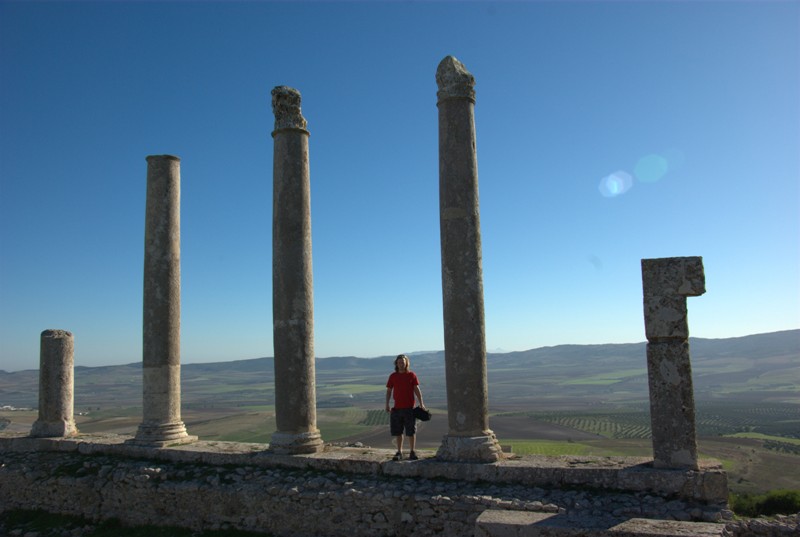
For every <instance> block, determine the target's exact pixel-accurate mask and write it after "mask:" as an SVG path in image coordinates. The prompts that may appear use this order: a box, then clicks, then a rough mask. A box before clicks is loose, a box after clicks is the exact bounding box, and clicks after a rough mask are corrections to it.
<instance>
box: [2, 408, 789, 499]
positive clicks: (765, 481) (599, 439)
mask: <svg viewBox="0 0 800 537" xmlns="http://www.w3.org/2000/svg"><path fill="white" fill-rule="evenodd" d="M432 411H433V415H434V417H433V419H432V420H431V421H429V422H424V423H423V422H419V423H418V432H417V442H418V443H417V447H418V448H419V449H421V450H432V451H433V450H436V449H437V448H438V447H439V444H440V442H441V439H442V436H444V435H445V434H447V431H448V426H447V412H446V410H445V409H437V408H433V409H432ZM385 414H386V413H385V412H383V411H382V410H375V409H363V408H357V407H344V408H332V409H320V410H319V411H318V425H319V427H320V429H321V431H322V435H323V438H324V439H325V440H326V441H328V442H333V441H335V442H348V443H350V442H361V443H363V444H365V445H367V446H371V447H376V448H386V449H391V448H392V447H393V445H394V444H393V443H392V438H391V437H390V436H389V431H388V418H386V417H385ZM553 414H554V413H549V414H548V413H544V414H543V415H551V416H552V415H553ZM771 414H772V415H774V416H775V417H776V419H778V421H781V418H783V417H784V414H783V413H781V412H777V411H776V412H773V413H771ZM557 415H558V416H559V417H560V419H561V420H562V421H564V422H570V421H571V422H574V423H582V424H584V426H585V427H586V428H587V429H590V430H588V431H587V430H580V429H577V428H573V427H568V426H565V425H561V424H558V423H553V422H549V421H546V420H543V419H535V418H533V417H531V416H530V415H528V414H525V413H521V412H513V413H502V412H501V413H497V414H496V415H492V416H491V417H490V421H489V426H490V427H491V429H492V430H493V431H494V433H495V434H496V435H497V438H498V440H499V441H500V443H501V444H502V445H510V446H511V447H512V448H513V452H514V453H516V454H520V455H525V454H538V455H596V456H644V457H649V456H652V447H651V444H650V440H649V438H614V437H612V436H603V435H601V434H598V433H597V432H592V431H591V430H592V429H597V428H602V427H605V428H606V429H608V428H609V424H611V425H610V428H611V429H612V430H618V431H622V430H625V428H626V427H628V425H629V424H628V422H629V421H630V419H631V418H630V415H631V412H627V413H626V412H613V413H609V414H607V415H600V414H596V415H594V418H595V422H592V421H591V420H589V419H587V417H586V413H585V412H580V411H573V412H568V411H560V412H558V413H557ZM36 417H37V414H36V412H32V411H0V420H2V421H4V422H6V421H7V422H10V423H9V424H8V425H7V427H6V430H9V431H17V432H26V431H29V430H30V426H31V424H32V423H33V422H34V421H35V420H36ZM183 418H184V421H185V422H186V424H187V428H188V430H189V432H190V433H191V434H194V435H198V436H199V437H200V438H202V439H205V440H225V441H240V442H258V443H265V442H268V441H269V438H270V436H271V434H272V433H273V432H274V431H275V415H274V411H272V410H261V411H241V410H240V409H237V408H226V409H215V410H207V411H197V410H192V411H188V412H184V414H183ZM615 418H616V419H622V423H619V424H617V425H616V426H615V425H614V419H615ZM140 419H141V417H140V411H139V410H138V409H136V408H135V407H134V408H131V407H125V408H120V409H118V411H117V412H113V411H111V410H106V411H105V412H103V413H102V415H101V416H92V415H91V414H90V415H89V416H77V417H76V421H77V423H78V428H79V429H80V430H81V431H82V432H86V433H91V432H113V433H120V434H133V433H135V431H136V428H137V427H138V424H139V421H140ZM381 419H383V420H385V423H381ZM728 419H730V418H728ZM768 425H769V423H765V426H768ZM779 425H780V424H779ZM779 425H778V428H780V427H779ZM782 440H788V439H781V438H780V437H774V436H764V435H761V436H759V437H758V438H746V437H734V436H700V437H699V438H698V448H699V452H700V456H701V457H705V458H714V459H718V460H719V461H720V462H722V464H723V466H724V468H725V470H726V471H727V472H728V476H729V484H730V488H731V490H732V491H733V492H740V493H741V492H751V493H763V492H766V491H769V490H775V489H781V488H786V489H800V472H797V471H796V470H794V469H795V468H798V467H800V450H795V451H791V450H792V449H793V448H792V446H794V447H798V446H797V443H796V442H791V441H786V442H783V441H782ZM776 445H777V447H778V448H781V447H785V449H787V450H790V451H788V452H787V451H777V450H776V449H775V446H776ZM770 446H772V448H770Z"/></svg>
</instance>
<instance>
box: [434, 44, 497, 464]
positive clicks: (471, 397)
mask: <svg viewBox="0 0 800 537" xmlns="http://www.w3.org/2000/svg"><path fill="white" fill-rule="evenodd" d="M436 83H437V85H438V87H439V91H438V92H437V97H438V103H437V106H438V108H439V224H440V234H441V249H442V295H443V309H444V352H445V374H446V381H447V419H448V425H449V432H448V434H447V435H445V437H444V439H443V440H442V445H441V446H440V448H439V451H438V454H437V457H438V458H440V459H442V460H452V461H482V462H490V461H496V460H498V459H499V458H500V457H501V456H502V451H501V449H500V445H499V444H498V443H497V439H496V438H495V435H494V433H493V432H492V431H491V430H490V429H489V408H488V407H489V403H488V386H487V381H486V337H485V330H484V314H483V267H482V262H481V231H480V215H479V209H478V162H477V153H476V149H475V110H474V109H475V91H474V89H473V87H474V85H475V79H474V78H473V76H472V74H470V72H469V71H467V69H466V68H465V67H464V66H463V65H462V64H461V62H459V61H458V60H457V59H455V58H454V57H452V56H447V57H446V58H445V59H443V60H442V61H441V63H439V67H438V68H437V70H436Z"/></svg>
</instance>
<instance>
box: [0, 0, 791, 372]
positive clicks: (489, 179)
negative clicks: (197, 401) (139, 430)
mask: <svg viewBox="0 0 800 537" xmlns="http://www.w3.org/2000/svg"><path fill="white" fill-rule="evenodd" d="M446 55H453V56H455V57H457V58H458V59H459V60H460V61H462V62H463V63H464V65H465V66H466V67H467V68H468V69H469V70H470V71H471V72H472V73H473V75H474V76H475V79H476V86H475V90H476V94H477V104H476V107H475V117H476V128H477V149H478V169H479V187H480V209H481V227H482V238H483V271H484V292H485V313H486V335H487V348H488V350H490V351H494V350H497V349H503V350H505V351H511V350H524V349H530V348H536V347H541V346H549V345H558V344H563V343H625V342H638V341H644V340H645V338H644V321H643V317H642V289H641V268H640V259H642V258H651V257H672V256H694V255H700V256H703V259H704V265H705V271H706V282H707V293H706V294H705V295H704V296H702V297H696V298H690V299H689V322H690V329H691V333H692V335H693V336H697V337H706V338H721V337H732V336H742V335H747V334H754V333H761V332H771V331H777V330H785V329H793V328H798V327H800V250H799V248H800V210H799V208H800V190H799V185H800V151H799V150H798V149H799V148H800V104H799V103H800V98H799V96H800V3H798V2H791V1H786V2H769V1H766V2H675V3H670V2H644V1H642V2H575V3H571V2H533V3H525V2H492V3H489V2H469V3H458V2H439V3H428V2H411V3H407V2H374V3H367V2H343V3H337V2H324V3H306V2H292V3H288V2H285V3H283V2H282V3H272V2H238V3H233V2H231V3H216V2H172V3H161V2H106V3H78V2H70V3H67V2H56V3H45V2H8V1H2V2H0V181H1V184H0V369H5V370H17V369H27V368H36V367H38V364H39V334H40V333H41V331H42V330H45V329H48V328H60V329H66V330H70V331H72V332H73V333H74V335H75V362H76V364H77V365H110V364H119V363H129V362H135V361H138V360H141V340H142V270H143V269H142V267H143V257H144V246H143V245H144V209H145V187H146V162H145V157H146V156H147V155H151V154H164V153H168V154H174V155H177V156H179V157H180V158H181V176H182V186H181V188H182V201H181V247H182V250H181V256H182V362H183V363H194V362H204V361H225V360H233V359H245V358H256V357H261V356H272V353H273V349H272V288H271V287H272V284H271V281H272V280H271V271H272V265H271V226H272V138H271V136H270V133H271V131H272V126H273V121H274V117H273V115H272V110H271V106H270V91H271V89H272V88H273V87H274V86H277V85H288V86H292V87H295V88H297V89H299V90H300V92H301V93H302V96H303V103H302V107H303V113H304V116H305V117H306V119H307V120H308V128H309V131H310V132H311V138H310V142H309V143H310V159H311V196H312V222H313V224H312V227H313V263H314V297H315V311H314V314H315V347H316V353H317V356H319V357H327V356H340V355H355V356H361V357H372V356H378V355H387V354H396V353H399V352H412V351H422V350H440V349H442V348H443V347H444V343H443V328H442V293H441V264H440V262H441V260H440V250H439V215H438V141H437V140H438V139H437V136H438V135H437V109H436V89H437V88H436V83H435V78H434V77H435V72H436V67H437V65H438V63H439V61H440V60H441V59H442V58H443V57H445V56H446Z"/></svg>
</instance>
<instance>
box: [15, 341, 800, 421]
mask: <svg viewBox="0 0 800 537" xmlns="http://www.w3.org/2000/svg"><path fill="white" fill-rule="evenodd" d="M645 345H646V344H645V343H629V344H603V345H558V346H554V347H542V348H538V349H531V350H528V351H520V352H508V353H500V354H498V353H489V354H488V355H487V368H488V381H489V400H490V405H491V406H502V407H503V408H514V407H517V406H519V407H520V408H530V407H531V406H532V405H533V406H535V407H536V408H546V407H549V406H554V407H555V406H557V407H559V408H564V407H570V406H575V407H585V406H586V405H593V404H605V405H609V404H610V405H615V404H618V405H626V406H627V405H630V404H632V403H633V404H644V403H646V401H647V399H648V388H647V371H646V354H645V352H646V351H645ZM690 352H691V358H692V369H693V379H694V390H695V397H696V399H697V400H698V401H728V400H731V401H737V402H742V403H746V402H753V403H758V402H774V403H796V404H800V330H787V331H782V332H773V333H768V334H757V335H751V336H744V337H737V338H727V339H702V338H691V339H690ZM393 358H394V357H393V356H383V357H377V358H356V357H352V356H342V357H332V358H322V359H318V360H317V362H316V384H317V401H318V404H319V405H321V406H326V405H327V406H340V405H341V406H344V405H350V404H364V405H370V404H375V403H380V401H382V398H383V396H384V386H385V382H386V378H387V377H388V375H389V373H390V372H391V371H392V360H393ZM411 364H412V369H413V370H414V371H416V372H417V374H418V375H419V377H420V379H421V381H422V385H423V388H424V392H425V399H426V402H427V403H428V404H429V405H436V404H439V405H444V404H445V395H444V394H445V378H444V351H437V352H421V353H414V354H412V355H411ZM181 377H182V382H181V384H182V386H181V390H182V400H183V403H184V406H187V405H188V406H197V407H202V408H205V407H216V406H251V405H259V404H260V405H270V404H272V403H273V400H274V391H273V390H274V370H273V359H272V358H255V359H250V360H236V361H230V362H216V363H204V364H184V365H183V366H182V368H181ZM38 380H39V379H38V371H37V370H28V371H18V372H12V373H8V372H5V371H0V406H3V405H11V406H17V407H20V406H28V407H35V406H36V405H37V402H38ZM75 384H76V386H75V394H76V395H75V398H76V400H75V407H76V411H77V409H79V408H82V407H95V406H97V407H108V406H124V405H130V406H139V405H141V393H142V392H141V363H133V364H127V365H120V366H104V367H76V368H75Z"/></svg>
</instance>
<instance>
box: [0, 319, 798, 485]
mask: <svg viewBox="0 0 800 537" xmlns="http://www.w3.org/2000/svg"><path fill="white" fill-rule="evenodd" d="M690 346H691V356H692V371H693V373H692V375H693V383H694V390H695V394H696V398H697V401H696V407H697V408H696V416H697V434H698V438H699V449H700V453H701V456H703V457H713V458H717V459H719V460H720V461H722V463H723V464H724V466H725V469H726V470H727V471H728V473H729V477H730V485H731V488H732V490H734V491H737V492H764V491H768V490H774V489H777V488H792V489H800V472H798V471H796V470H794V468H797V467H800V445H798V443H800V411H798V408H800V330H790V331H785V332H775V333H772V334H758V335H753V336H745V337H741V338H730V339H722V340H712V339H699V338H692V339H691V340H690ZM645 356H646V353H645V344H644V343H635V344H621V345H615V344H609V345H559V346H556V347H547V348H540V349H532V350H529V351H522V352H511V353H502V354H491V353H490V354H489V355H488V356H487V377H488V382H489V405H490V409H491V415H490V418H489V427H490V428H491V429H492V430H493V431H494V432H495V434H496V435H497V437H498V439H499V441H500V443H501V444H504V445H510V446H512V448H513V450H514V452H515V453H519V454H526V453H532V454H542V455H557V454H576V455H578V454H586V455H601V456H602V455H608V456H624V455H635V456H652V448H651V445H650V440H649V438H650V417H649V413H648V409H649V399H648V387H647V371H646V359H645ZM393 358H394V357H393V356H385V357H380V358H374V359H363V358H355V357H334V358H323V359H318V360H317V362H316V388H317V392H316V397H317V425H318V427H319V428H320V430H321V431H322V435H323V439H324V440H326V441H328V442H332V441H337V442H362V443H363V444H365V445H368V446H372V447H379V448H387V449H390V448H391V447H392V445H393V444H392V439H391V437H390V436H389V432H388V416H387V414H386V412H384V411H383V405H384V397H385V383H386V379H387V377H388V375H389V373H390V372H391V368H392V361H393ZM77 359H79V357H78V356H76V360H77ZM411 364H412V369H413V370H414V371H416V373H417V374H418V375H419V377H420V380H421V382H422V389H423V392H424V394H425V401H426V403H427V404H428V405H429V407H430V408H432V410H433V413H434V418H433V420H432V421H430V422H427V423H420V425H419V434H418V442H419V444H418V446H419V448H420V449H430V450H435V449H436V448H438V446H439V444H440V442H441V439H442V436H444V435H445V434H447V432H448V426H447V410H446V408H447V401H446V381H445V367H444V353H443V352H442V351H438V352H429V353H416V354H413V355H412V356H411ZM38 382H39V375H38V371H36V370H29V371H19V372H13V373H7V372H4V371H0V405H11V406H15V407H36V406H37V404H38ZM181 398H182V417H183V420H184V422H185V423H186V425H187V428H188V430H189V432H190V434H193V435H197V436H199V437H200V438H203V439H207V440H228V441H245V442H258V443H264V442H268V441H269V438H270V436H271V434H272V433H273V432H274V431H275V414H274V406H273V405H274V402H275V393H274V363H273V360H272V359H271V358H257V359H252V360H238V361H229V362H218V363H211V364H190V363H189V364H185V365H183V366H182V367H181ZM141 404H142V370H141V364H140V363H134V364H128V365H121V366H107V367H76V368H75V413H76V422H77V424H78V428H79V429H80V430H81V431H84V432H87V433H89V432H112V433H121V434H133V433H135V432H136V429H137V427H138V425H139V422H140V420H141ZM78 413H82V414H84V415H78ZM36 417H37V413H36V412H35V411H0V429H2V428H5V429H6V430H9V431H16V432H26V431H29V430H30V426H31V424H32V423H33V421H34V420H35V419H36ZM733 435H737V437H734V436H733Z"/></svg>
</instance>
